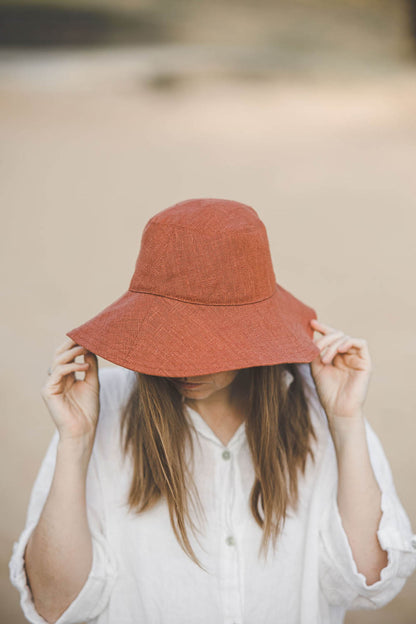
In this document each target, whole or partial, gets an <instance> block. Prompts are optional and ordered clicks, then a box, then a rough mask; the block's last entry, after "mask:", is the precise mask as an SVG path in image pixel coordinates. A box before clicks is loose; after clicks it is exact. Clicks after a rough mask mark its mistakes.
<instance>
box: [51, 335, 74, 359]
mask: <svg viewBox="0 0 416 624" xmlns="http://www.w3.org/2000/svg"><path fill="white" fill-rule="evenodd" d="M76 344H77V343H76V342H75V341H74V340H72V338H70V337H69V336H66V338H65V340H64V341H63V342H62V343H61V344H60V345H59V347H58V348H57V349H56V351H55V355H59V354H60V353H63V351H66V350H67V349H70V348H71V347H73V346H74V345H76Z"/></svg>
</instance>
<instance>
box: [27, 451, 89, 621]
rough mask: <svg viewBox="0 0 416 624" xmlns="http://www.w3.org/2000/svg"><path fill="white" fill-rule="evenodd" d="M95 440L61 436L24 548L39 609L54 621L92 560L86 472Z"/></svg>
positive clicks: (79, 585) (75, 592) (82, 581)
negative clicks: (36, 519) (42, 501)
mask: <svg viewBox="0 0 416 624" xmlns="http://www.w3.org/2000/svg"><path fill="white" fill-rule="evenodd" d="M92 446H93V440H88V441H76V442H75V441H74V440H70V441H60V442H59V443H58V449H57V457H56V465H55V472H54V476H53V481H52V484H51V489H50V492H49V495H48V497H47V499H46V502H45V505H44V508H43V510H42V513H41V516H40V518H39V522H38V524H37V526H36V527H35V529H34V531H33V533H32V535H31V537H30V540H29V542H28V545H27V547H26V551H25V567H26V574H27V578H28V582H29V585H30V589H31V592H32V595H33V600H34V604H35V608H36V610H37V611H38V613H39V614H40V615H41V616H42V617H44V618H45V620H47V621H48V622H55V621H56V620H57V619H58V617H59V616H60V615H61V614H62V613H63V612H64V611H65V610H66V608H67V607H68V606H69V604H70V603H71V602H73V600H74V599H75V598H76V596H77V595H78V594H79V592H80V590H81V589H82V587H83V585H84V584H85V582H86V580H87V578H88V574H89V572H90V569H91V565H92V540H91V534H90V530H89V525H88V518H87V507H86V497H85V490H86V476H87V469H88V463H89V460H90V456H91V451H92Z"/></svg>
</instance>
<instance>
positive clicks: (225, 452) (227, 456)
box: [222, 451, 231, 459]
mask: <svg viewBox="0 0 416 624" xmlns="http://www.w3.org/2000/svg"><path fill="white" fill-rule="evenodd" d="M230 457H231V453H230V451H223V452H222V458H223V459H230Z"/></svg>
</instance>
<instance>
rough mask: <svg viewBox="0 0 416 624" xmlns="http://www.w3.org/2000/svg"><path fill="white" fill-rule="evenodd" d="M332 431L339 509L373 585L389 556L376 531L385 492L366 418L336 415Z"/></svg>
mask: <svg viewBox="0 0 416 624" xmlns="http://www.w3.org/2000/svg"><path fill="white" fill-rule="evenodd" d="M330 430H331V435H332V439H333V441H334V445H335V451H336V456H337V464H338V493H337V504H338V509H339V512H340V516H341V519H342V524H343V527H344V530H345V532H346V534H347V536H348V541H349V544H350V546H351V550H352V554H353V556H354V560H355V562H356V565H357V569H358V571H359V572H361V573H362V574H364V576H365V577H366V580H367V584H369V585H371V584H373V583H375V582H376V581H378V580H379V579H380V573H381V570H382V569H383V568H384V567H386V565H387V563H388V557H387V553H386V552H385V551H384V550H382V548H381V546H380V544H379V541H378V539H377V534H376V533H377V529H378V526H379V522H380V518H381V515H382V510H381V492H380V488H379V486H378V483H377V481H376V478H375V476H374V472H373V468H372V465H371V462H370V456H369V453H368V445H367V438H366V432H365V423H364V418H363V416H362V415H361V414H359V415H357V416H354V417H351V418H345V417H337V416H334V417H333V418H331V419H330Z"/></svg>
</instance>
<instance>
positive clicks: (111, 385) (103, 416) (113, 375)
mask: <svg viewBox="0 0 416 624" xmlns="http://www.w3.org/2000/svg"><path fill="white" fill-rule="evenodd" d="M98 380H99V383H100V413H99V419H98V424H97V431H96V442H95V445H94V446H95V447H97V449H98V448H100V447H101V448H104V447H107V445H108V444H109V443H110V441H111V440H112V439H115V435H116V434H117V432H118V431H119V427H120V418H121V414H122V410H123V408H124V406H125V405H126V403H127V401H128V399H129V396H130V394H131V392H132V390H133V388H134V385H135V382H136V374H135V372H134V371H132V370H130V369H127V368H123V367H121V366H104V367H102V368H99V369H98Z"/></svg>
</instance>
